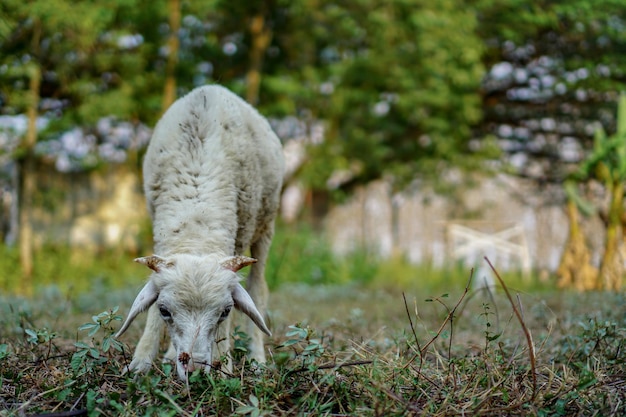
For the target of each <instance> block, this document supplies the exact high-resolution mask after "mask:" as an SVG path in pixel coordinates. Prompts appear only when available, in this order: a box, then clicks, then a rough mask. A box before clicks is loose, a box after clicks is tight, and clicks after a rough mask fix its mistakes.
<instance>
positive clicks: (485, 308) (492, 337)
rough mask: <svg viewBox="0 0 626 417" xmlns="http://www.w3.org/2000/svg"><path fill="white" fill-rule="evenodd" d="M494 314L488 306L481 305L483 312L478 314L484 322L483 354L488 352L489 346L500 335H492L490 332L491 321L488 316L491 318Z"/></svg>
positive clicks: (485, 304)
mask: <svg viewBox="0 0 626 417" xmlns="http://www.w3.org/2000/svg"><path fill="white" fill-rule="evenodd" d="M493 315H494V313H492V312H491V307H489V304H487V303H483V312H482V313H480V316H481V317H482V318H483V319H484V321H485V352H486V351H487V350H489V344H490V343H491V342H493V341H495V340H498V339H499V338H500V336H501V335H502V333H494V332H493V331H491V326H492V325H491V319H490V318H489V317H490V316H493Z"/></svg>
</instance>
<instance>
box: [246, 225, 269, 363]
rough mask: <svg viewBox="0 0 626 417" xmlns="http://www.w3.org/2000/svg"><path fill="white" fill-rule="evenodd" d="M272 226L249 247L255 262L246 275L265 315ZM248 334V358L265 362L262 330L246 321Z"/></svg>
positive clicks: (255, 300)
mask: <svg viewBox="0 0 626 417" xmlns="http://www.w3.org/2000/svg"><path fill="white" fill-rule="evenodd" d="M273 230H274V228H273V227H269V228H268V231H267V232H266V233H265V234H264V235H263V236H261V237H260V238H259V239H258V240H257V241H256V242H254V243H253V244H252V245H251V247H250V253H251V255H252V257H253V258H255V259H257V262H256V263H255V264H253V265H252V268H251V269H250V274H249V275H248V284H247V287H248V288H247V291H248V294H250V297H252V300H253V301H254V304H255V305H256V308H257V310H259V313H261V316H263V317H264V316H265V314H266V309H267V298H268V289H267V282H266V281H265V262H266V260H267V254H268V252H269V249H270V244H271V242H272V235H273ZM248 335H249V336H250V346H249V349H250V358H252V359H255V360H256V361H257V362H259V363H265V348H264V345H263V332H262V331H261V330H260V329H259V328H258V327H257V326H256V325H255V324H254V323H253V322H252V321H249V323H248Z"/></svg>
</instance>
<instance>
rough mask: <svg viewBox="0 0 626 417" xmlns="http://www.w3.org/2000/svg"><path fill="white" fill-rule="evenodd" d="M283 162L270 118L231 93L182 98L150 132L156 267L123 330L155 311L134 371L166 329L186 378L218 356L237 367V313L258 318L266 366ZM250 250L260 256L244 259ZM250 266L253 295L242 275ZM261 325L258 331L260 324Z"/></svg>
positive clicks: (171, 353) (148, 169) (148, 184)
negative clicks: (269, 276)
mask: <svg viewBox="0 0 626 417" xmlns="http://www.w3.org/2000/svg"><path fill="white" fill-rule="evenodd" d="M283 172H284V161H283V154H282V148H281V144H280V141H279V139H278V138H277V137H276V135H275V134H274V132H273V131H272V129H271V128H270V126H269V124H268V122H267V120H265V118H263V117H262V116H261V115H259V113H258V112H257V111H256V110H255V109H253V108H252V107H251V106H250V105H248V104H247V103H246V102H245V101H243V100H242V99H241V98H239V97H238V96H236V95H235V94H233V93H231V92H230V91H228V90H227V89H225V88H223V87H220V86H216V85H211V86H205V87H200V88H197V89H195V90H193V91H192V92H190V93H189V94H188V95H186V96H185V97H183V98H181V99H179V100H177V101H176V102H175V103H174V104H173V105H172V106H171V107H170V108H169V109H168V110H167V112H166V113H165V114H164V115H163V117H162V118H161V120H160V121H159V122H158V123H157V126H156V128H155V130H154V133H153V135H152V139H151V141H150V144H149V146H148V150H147V152H146V156H145V159H144V165H143V175H144V191H145V194H146V200H147V203H148V210H149V212H150V216H151V218H152V222H153V232H154V251H155V253H156V255H152V256H147V257H144V258H138V259H136V260H135V261H137V262H139V263H142V264H144V265H146V266H148V267H149V268H150V269H152V270H153V273H152V275H151V276H150V279H149V280H148V283H147V284H146V285H145V286H144V287H143V289H142V290H141V291H140V292H139V295H137V298H136V299H135V301H134V302H133V305H132V307H131V309H130V312H129V313H128V317H127V319H126V321H125V323H124V324H123V326H122V327H121V329H120V330H119V332H118V333H117V335H116V337H119V336H120V335H122V333H124V332H125V331H126V329H128V327H129V325H130V324H131V323H132V321H133V320H134V319H135V317H136V316H137V315H138V314H139V313H141V312H143V311H145V310H146V309H148V308H149V310H148V318H147V322H146V327H145V330H144V333H143V336H142V337H141V339H140V340H139V343H138V344H137V348H136V350H135V354H134V356H133V360H132V362H131V363H130V365H129V369H130V370H135V371H138V372H144V371H147V370H148V369H149V368H150V367H151V365H152V362H153V361H154V359H155V358H156V356H157V353H158V347H159V339H160V336H161V333H162V330H163V324H164V323H165V324H166V325H167V328H168V331H169V336H170V339H171V344H170V348H169V350H168V351H167V353H166V354H165V359H166V360H171V361H175V362H176V369H177V372H178V375H179V376H180V378H181V379H186V376H187V373H188V372H191V371H193V370H194V369H196V368H200V367H202V368H203V369H204V370H205V371H208V370H209V369H210V368H211V367H212V366H214V364H215V363H216V361H218V360H219V359H220V358H224V357H225V358H226V362H225V363H224V364H223V366H224V367H225V368H226V369H227V370H229V371H230V370H231V369H232V368H231V366H232V365H231V361H230V356H229V351H230V337H229V333H230V319H229V313H230V311H231V309H232V308H233V307H234V308H236V309H238V310H240V311H242V312H243V313H245V314H246V315H248V316H249V317H250V318H251V319H252V322H251V323H250V326H249V328H248V334H249V335H250V337H251V342H250V346H249V356H250V357H251V358H252V359H255V360H256V361H258V362H259V363H262V362H265V351H264V347H263V334H262V333H265V334H267V335H271V333H270V331H269V329H268V328H267V326H266V325H265V322H264V320H263V316H264V313H265V309H266V307H267V296H268V290H267V284H266V282H265V272H264V270H265V262H266V259H267V254H268V251H269V248H270V244H271V240H272V236H273V234H274V219H275V217H276V213H277V210H278V205H279V196H280V190H281V186H282V179H283ZM248 248H249V249H250V255H251V256H252V258H248V257H245V256H243V254H244V252H245V251H246V250H247V249H248ZM248 265H252V267H251V270H250V274H249V276H248V279H247V286H248V291H246V290H245V289H244V288H243V287H242V286H241V284H239V280H240V278H239V277H238V275H237V274H236V272H237V271H238V270H239V269H241V268H242V267H245V266H248ZM255 325H256V326H255Z"/></svg>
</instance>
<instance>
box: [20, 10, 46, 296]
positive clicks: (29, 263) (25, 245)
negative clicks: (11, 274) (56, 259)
mask: <svg viewBox="0 0 626 417" xmlns="http://www.w3.org/2000/svg"><path fill="white" fill-rule="evenodd" d="M40 39H41V25H40V23H39V22H35V24H34V32H33V39H32V46H33V47H32V51H33V55H35V56H36V55H37V51H38V49H39V41H40ZM29 72H30V74H29V75H30V81H29V86H28V89H29V97H28V108H27V110H26V114H27V118H28V126H27V128H26V134H25V136H24V140H23V141H22V149H21V151H22V152H23V156H22V160H21V164H20V173H19V174H20V178H21V189H20V193H19V197H18V198H19V236H18V240H19V249H20V264H21V267H22V274H23V279H22V283H21V292H22V293H24V294H27V295H28V294H30V293H32V291H33V283H32V276H33V246H34V245H33V225H32V217H33V216H32V210H33V195H34V194H35V192H36V190H37V184H36V177H35V174H36V166H35V143H37V116H38V114H39V112H38V109H39V98H40V97H39V89H40V86H41V68H40V67H39V64H38V63H37V61H36V60H34V61H33V64H32V66H31V68H30V71H29Z"/></svg>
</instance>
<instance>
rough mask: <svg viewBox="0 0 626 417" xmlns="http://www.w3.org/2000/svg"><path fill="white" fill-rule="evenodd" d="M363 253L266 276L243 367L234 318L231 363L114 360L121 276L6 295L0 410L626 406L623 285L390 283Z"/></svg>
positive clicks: (579, 410) (575, 410) (564, 410)
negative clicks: (111, 281)
mask: <svg viewBox="0 0 626 417" xmlns="http://www.w3.org/2000/svg"><path fill="white" fill-rule="evenodd" d="M333 262H335V261H333ZM376 266H377V269H376V271H377V273H376V274H374V275H375V276H374V277H372V278H371V279H369V280H363V281H361V282H359V281H351V282H346V283H341V284H333V285H329V284H325V283H323V282H322V283H318V284H316V285H313V286H312V285H309V284H303V283H287V284H284V285H281V286H279V287H278V288H275V289H274V291H273V292H272V302H271V306H272V308H271V311H270V316H269V321H270V327H271V328H272V329H273V332H274V336H273V337H272V338H270V339H269V340H268V341H267V349H268V351H269V352H270V356H269V360H268V363H267V364H266V365H264V366H263V367H261V368H260V369H257V370H256V371H255V370H253V369H251V367H250V366H249V365H248V364H247V362H246V361H245V353H246V350H245V349H246V338H247V336H246V335H245V334H244V333H243V332H241V331H240V330H239V329H236V331H235V332H234V338H235V347H236V350H235V353H234V354H235V359H236V361H235V363H236V366H235V370H234V372H233V374H225V373H223V372H222V373H212V374H208V375H207V374H203V373H200V372H196V373H194V374H193V375H191V377H190V378H189V382H188V383H183V382H181V381H179V380H178V379H177V378H176V376H175V371H174V370H173V369H172V367H171V366H170V365H168V364H164V365H158V366H155V367H154V369H153V370H152V371H151V372H150V373H149V374H147V375H139V376H131V375H122V372H121V370H122V369H123V367H124V366H125V365H126V364H127V363H128V362H129V360H130V356H131V355H132V348H133V346H134V345H133V343H135V342H136V340H137V339H138V336H139V334H140V332H141V326H140V325H138V324H136V325H134V326H133V327H132V328H131V330H129V334H128V335H125V336H124V338H123V340H121V341H117V340H115V339H114V338H113V337H112V336H111V335H112V334H113V333H114V331H115V330H116V329H117V328H118V327H119V325H120V320H121V317H120V316H121V315H122V314H124V313H125V312H127V310H128V307H129V306H130V303H131V302H132V299H133V297H134V295H135V294H134V290H132V291H131V290H128V289H126V290H118V291H114V290H110V289H109V290H106V291H105V290H104V289H100V290H98V292H92V293H91V294H89V293H85V294H75V295H68V294H67V293H65V292H64V291H61V290H54V289H51V288H48V289H47V290H46V291H41V292H39V294H38V295H37V297H36V298H35V299H31V300H28V299H22V298H19V297H10V298H9V297H7V298H5V299H2V300H1V301H0V309H1V311H0V369H1V370H0V410H3V411H0V415H1V416H8V415H57V416H60V415H90V416H99V415H104V416H109V415H110V416H115V415H129V416H144V415H158V416H173V415H182V416H192V415H204V416H207V415H241V416H264V415H331V416H341V415H372V416H378V415H380V416H394V415H429V416H456V415H492V416H496V415H498V416H499V415H538V416H590V415H598V416H600V415H601V416H611V415H613V416H618V415H624V414H625V413H624V411H623V410H624V409H626V408H625V407H626V365H625V363H626V346H625V344H626V342H625V339H626V338H625V336H626V300H625V297H624V294H623V293H587V294H577V293H566V292H556V291H546V290H545V289H544V291H542V292H536V291H533V292H532V293H531V292H524V291H519V290H518V291H516V290H513V289H512V288H509V287H511V285H510V284H509V285H507V284H505V283H501V284H499V285H498V287H496V288H495V289H493V290H492V291H488V290H485V289H474V287H473V286H472V285H468V281H469V276H470V273H469V271H465V273H464V274H462V277H461V278H459V277H455V278H454V279H452V280H451V282H452V283H451V284H449V285H446V284H445V283H441V282H440V284H439V285H440V287H445V293H444V292H430V288H433V287H430V288H429V286H428V285H424V286H423V287H422V288H419V286H415V285H414V286H408V289H406V290H405V291H404V292H402V291H400V290H399V289H398V288H392V287H391V286H388V287H387V286H382V287H381V286H377V280H379V279H381V278H378V274H379V272H380V271H385V270H387V269H388V268H389V266H385V265H381V264H377V265H376ZM357 267H358V268H363V265H359V266H355V267H354V268H357ZM423 271H426V272H427V271H428V270H427V269H423ZM426 272H425V273H426ZM282 273H283V272H282V270H281V276H282ZM333 273H335V272H333ZM343 273H345V272H343ZM403 273H404V272H403ZM447 273H448V274H449V273H450V272H447ZM441 274H442V276H444V275H445V274H446V273H443V272H442V273H441ZM414 278H415V279H414V281H415V282H420V281H422V280H424V278H420V277H414ZM385 282H388V281H385ZM454 282H462V283H461V284H460V285H459V284H455V283H454ZM507 282H508V280H507ZM438 289H440V288H438ZM536 294H539V295H536ZM116 305H121V306H123V307H121V308H120V309H119V310H116V309H115V308H114V307H115V306H116ZM165 347H166V346H165V341H164V345H163V348H165ZM54 413H57V414H54ZM58 413H64V414H58Z"/></svg>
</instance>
